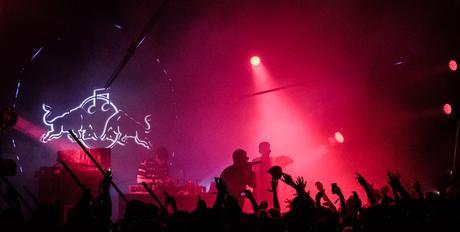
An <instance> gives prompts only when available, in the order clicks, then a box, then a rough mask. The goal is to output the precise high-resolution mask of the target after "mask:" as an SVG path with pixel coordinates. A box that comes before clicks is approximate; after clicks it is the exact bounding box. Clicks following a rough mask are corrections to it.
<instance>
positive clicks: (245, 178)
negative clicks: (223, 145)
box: [220, 149, 256, 208]
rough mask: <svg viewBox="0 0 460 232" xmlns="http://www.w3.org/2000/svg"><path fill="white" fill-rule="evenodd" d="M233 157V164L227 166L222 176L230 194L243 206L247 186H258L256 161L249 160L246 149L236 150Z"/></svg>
mask: <svg viewBox="0 0 460 232" xmlns="http://www.w3.org/2000/svg"><path fill="white" fill-rule="evenodd" d="M232 158H233V165H231V166H229V167H227V168H225V169H224V171H223V172H222V174H221V175H220V178H221V179H222V180H224V182H225V183H226V184H227V190H228V192H229V194H230V195H231V196H233V197H235V198H236V199H237V200H238V202H239V204H240V207H241V208H242V207H243V205H244V199H245V197H244V196H243V195H242V192H244V190H246V186H249V187H251V188H255V187H256V173H255V172H254V171H253V170H252V165H253V164H254V163H252V162H248V160H249V157H248V156H247V153H246V151H245V150H243V149H237V150H235V151H234V152H233V157H232Z"/></svg>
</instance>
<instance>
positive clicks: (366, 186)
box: [356, 173, 377, 206]
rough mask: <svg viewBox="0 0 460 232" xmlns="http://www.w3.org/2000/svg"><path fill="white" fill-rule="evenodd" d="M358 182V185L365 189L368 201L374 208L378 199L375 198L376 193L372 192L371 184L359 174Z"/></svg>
mask: <svg viewBox="0 0 460 232" xmlns="http://www.w3.org/2000/svg"><path fill="white" fill-rule="evenodd" d="M356 180H357V181H358V183H359V184H360V185H361V187H363V189H364V191H365V192H366V196H367V199H368V200H369V203H370V204H371V205H372V206H375V205H377V199H376V198H375V196H374V193H373V192H372V190H371V188H370V186H369V183H368V182H367V181H366V179H364V177H362V176H361V175H360V174H359V173H356Z"/></svg>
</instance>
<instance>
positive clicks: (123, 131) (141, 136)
mask: <svg viewBox="0 0 460 232" xmlns="http://www.w3.org/2000/svg"><path fill="white" fill-rule="evenodd" d="M105 91H106V90H105V89H95V90H93V95H92V96H89V97H87V98H86V99H84V100H83V101H82V102H81V103H80V105H78V106H77V107H75V108H73V109H71V110H69V111H68V112H65V113H63V114H60V115H58V116H55V117H54V118H51V119H50V117H51V114H52V108H51V107H50V106H48V105H46V104H43V105H42V109H43V110H44V112H45V113H44V115H43V123H44V124H45V125H47V126H48V127H49V131H47V132H46V133H44V134H43V135H42V136H41V138H40V141H41V142H42V143H47V142H50V141H52V140H55V139H59V138H61V137H62V135H64V134H67V137H68V139H69V140H70V141H72V142H74V141H73V139H72V138H71V136H70V134H69V133H68V130H73V131H74V132H75V133H76V136H77V137H78V138H79V139H80V141H81V142H82V143H83V144H84V145H85V146H86V147H95V146H94V144H95V143H104V145H103V146H104V147H107V148H111V147H113V146H115V145H116V144H119V145H126V144H127V143H128V139H132V141H134V142H135V143H136V144H139V145H141V146H143V147H145V148H147V149H150V148H151V143H150V141H149V139H148V137H147V135H148V134H149V133H150V130H151V126H150V117H151V115H147V116H145V117H144V123H145V125H144V124H143V123H140V122H138V121H136V120H135V119H134V118H132V117H131V116H129V115H128V114H126V113H125V112H124V111H122V110H119V109H118V108H117V107H116V106H115V105H114V104H113V102H111V101H110V95H109V93H107V92H105ZM98 107H99V108H98ZM107 142H108V143H107ZM97 147H101V146H100V145H97Z"/></svg>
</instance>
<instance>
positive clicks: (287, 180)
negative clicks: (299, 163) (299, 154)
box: [281, 173, 295, 188]
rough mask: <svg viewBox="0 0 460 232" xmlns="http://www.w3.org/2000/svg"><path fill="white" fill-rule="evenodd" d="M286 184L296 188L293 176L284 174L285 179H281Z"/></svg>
mask: <svg viewBox="0 0 460 232" xmlns="http://www.w3.org/2000/svg"><path fill="white" fill-rule="evenodd" d="M281 180H282V181H283V182H284V183H286V184H287V185H290V186H292V187H294V188H295V183H294V180H293V179H292V176H291V175H289V174H286V173H283V179H281Z"/></svg>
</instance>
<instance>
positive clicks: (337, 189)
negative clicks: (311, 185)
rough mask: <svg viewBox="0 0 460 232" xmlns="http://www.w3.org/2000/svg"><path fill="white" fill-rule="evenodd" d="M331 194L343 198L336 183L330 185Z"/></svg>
mask: <svg viewBox="0 0 460 232" xmlns="http://www.w3.org/2000/svg"><path fill="white" fill-rule="evenodd" d="M331 187H332V189H331V190H332V193H333V194H336V195H338V196H339V197H343V194H342V190H341V189H340V188H339V186H337V184H336V183H332V185H331Z"/></svg>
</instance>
